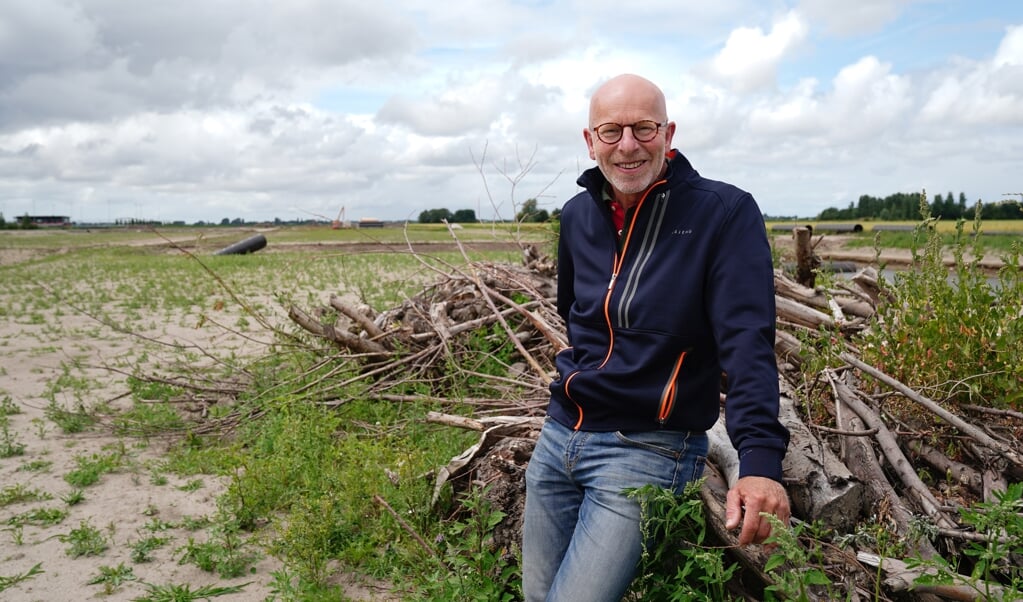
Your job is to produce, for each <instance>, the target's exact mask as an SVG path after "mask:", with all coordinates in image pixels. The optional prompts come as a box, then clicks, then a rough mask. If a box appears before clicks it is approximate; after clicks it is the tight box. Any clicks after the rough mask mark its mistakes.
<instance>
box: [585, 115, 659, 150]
mask: <svg viewBox="0 0 1023 602" xmlns="http://www.w3.org/2000/svg"><path fill="white" fill-rule="evenodd" d="M666 125H668V122H667V121H665V122H664V123H657V122H656V121H652V120H650V119H644V120H643V121H637V122H636V123H626V124H621V123H602V124H600V125H598V126H597V127H595V128H593V132H594V133H595V134H597V138H600V141H601V142H603V143H604V144H615V143H616V142H618V141H619V140H621V139H622V134H623V133H624V132H625V128H632V137H633V138H635V139H636V141H637V142H650V141H651V140H653V139H654V137H656V136H657V133H658V132H660V131H661V128H662V127H664V126H666Z"/></svg>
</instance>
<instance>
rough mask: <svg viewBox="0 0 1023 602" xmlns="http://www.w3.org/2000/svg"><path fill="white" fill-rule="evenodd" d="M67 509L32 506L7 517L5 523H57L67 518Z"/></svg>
mask: <svg viewBox="0 0 1023 602" xmlns="http://www.w3.org/2000/svg"><path fill="white" fill-rule="evenodd" d="M67 515H68V511H67V510H63V509H61V508H33V509H32V510H28V511H26V512H22V513H21V514H16V515H14V516H12V517H11V518H9V519H7V524H8V525H12V526H17V527H20V526H22V525H37V526H44V527H45V526H50V525H58V524H60V523H61V522H63V521H64V519H65V518H67Z"/></svg>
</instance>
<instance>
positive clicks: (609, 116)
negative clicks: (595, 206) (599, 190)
mask: <svg viewBox="0 0 1023 602" xmlns="http://www.w3.org/2000/svg"><path fill="white" fill-rule="evenodd" d="M642 120H650V121H654V122H656V123H664V122H665V121H666V118H665V116H664V114H663V109H660V110H659V109H658V102H657V98H656V97H655V96H651V94H650V93H648V92H647V91H646V90H644V89H633V90H630V89H628V88H623V89H620V90H610V91H607V92H605V93H604V94H603V95H602V96H599V97H597V98H595V99H594V102H593V104H592V105H591V111H590V127H589V128H588V129H586V130H585V131H584V132H583V136H584V137H585V138H586V146H587V147H588V148H589V151H590V158H591V159H594V160H595V161H596V162H597V166H598V167H599V168H600V171H601V172H603V174H604V177H606V178H607V180H608V181H609V182H610V183H611V186H612V187H613V188H614V190H615V192H616V193H618V195H620V196H622V195H624V196H628V195H637V194H640V193H642V192H644V191H645V190H646V189H647V188H649V187H650V185H651V184H653V183H654V182H655V181H657V178H658V177H659V176H660V175H661V169H662V168H663V167H664V156H665V154H666V153H667V152H668V151H670V150H671V139H672V136H674V134H675V123H674V122H668V124H667V125H666V126H664V127H661V128H660V129H659V130H658V132H657V135H656V136H654V137H653V139H651V140H648V141H647V142H640V141H639V140H637V139H636V137H635V135H634V133H633V131H632V128H631V127H626V128H624V129H623V131H622V137H621V140H619V141H618V142H615V143H613V144H608V143H606V142H603V141H601V140H600V138H599V137H598V136H597V134H596V133H595V132H594V131H593V129H592V128H595V127H597V126H600V125H601V124H605V123H618V124H622V125H629V124H633V123H636V122H637V121H642Z"/></svg>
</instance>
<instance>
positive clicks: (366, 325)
mask: <svg viewBox="0 0 1023 602" xmlns="http://www.w3.org/2000/svg"><path fill="white" fill-rule="evenodd" d="M330 306H331V307H333V308H334V309H336V310H337V311H339V312H341V314H342V315H344V316H347V317H348V319H350V320H351V321H353V322H355V324H356V325H358V326H359V328H361V329H363V330H365V331H366V334H367V335H369V337H370V338H372V339H378V338H380V337H382V336H384V331H383V330H382V329H381V328H380V327H379V326H377V325H376V322H374V321H373V319H372V318H371V317H369V316H367V315H366V314H364V313H363V312H361V311H359V310H357V309H355V308H354V307H351V306H350V305H348V304H347V303H345V302H344V301H343V300H342V299H341V297H338V296H337V295H331V296H330Z"/></svg>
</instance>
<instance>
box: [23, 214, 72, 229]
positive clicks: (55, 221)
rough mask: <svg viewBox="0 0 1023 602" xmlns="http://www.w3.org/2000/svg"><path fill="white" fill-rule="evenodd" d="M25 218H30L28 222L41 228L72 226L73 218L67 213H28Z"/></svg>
mask: <svg viewBox="0 0 1023 602" xmlns="http://www.w3.org/2000/svg"><path fill="white" fill-rule="evenodd" d="M25 218H28V222H29V223H30V224H32V225H33V226H38V227H40V228H70V227H71V218H70V217H68V216H66V215H26V216H25ZM25 218H22V219H25Z"/></svg>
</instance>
